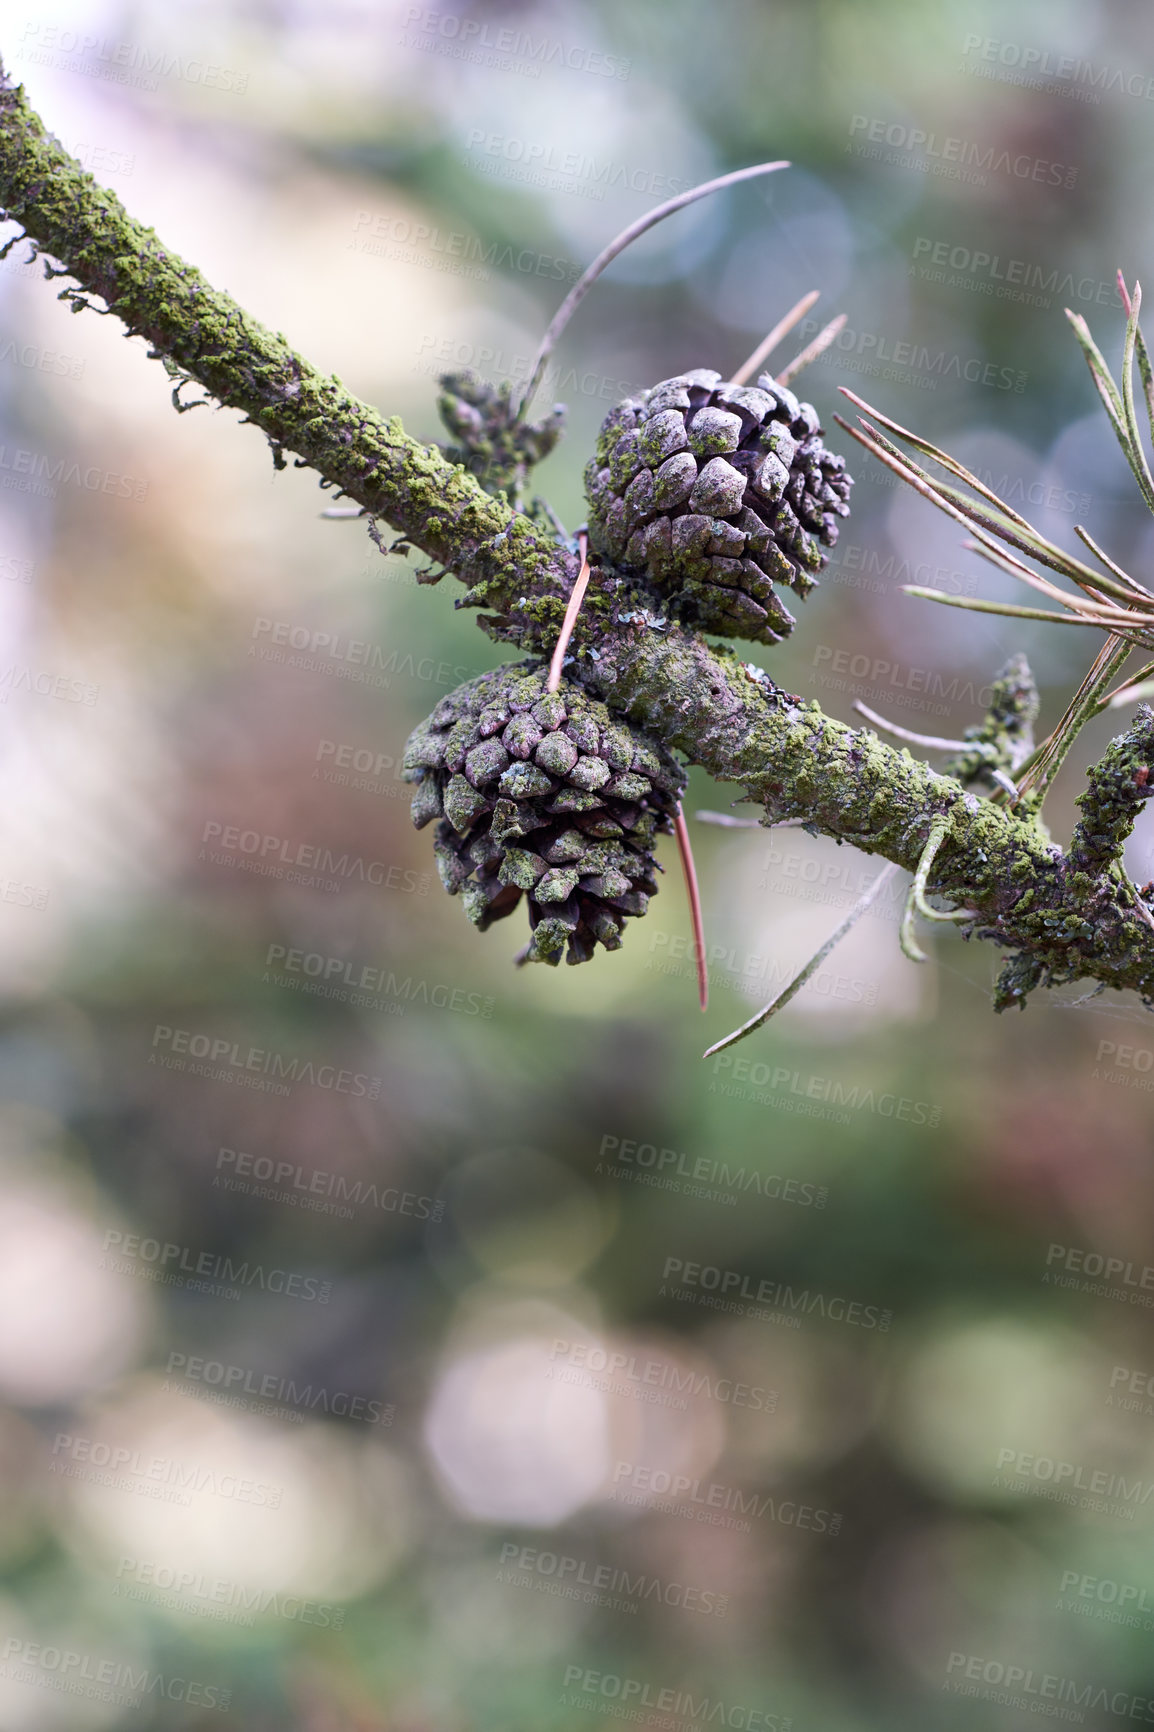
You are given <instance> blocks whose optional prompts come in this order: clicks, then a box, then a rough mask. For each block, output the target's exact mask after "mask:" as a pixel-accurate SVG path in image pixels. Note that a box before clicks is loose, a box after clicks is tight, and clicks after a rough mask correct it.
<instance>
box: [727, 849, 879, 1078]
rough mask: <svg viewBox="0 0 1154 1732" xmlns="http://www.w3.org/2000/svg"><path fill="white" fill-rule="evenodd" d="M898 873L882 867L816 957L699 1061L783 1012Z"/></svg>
mask: <svg viewBox="0 0 1154 1732" xmlns="http://www.w3.org/2000/svg"><path fill="white" fill-rule="evenodd" d="M900 870H901V868H900V867H899V866H895V865H889V866H883V867H882V870H881V871H880V872H879V873H878V875H877V877H876V878H875V879H874V881H873V883H872V884H871V885H870V887H869V889H868V890H867V891H866V892H865V894H864V895H863V896H861V897H859V899H858V901H857V902H855V903H854V905H853V907H852V908H851V909H850V911H849V913H848V914H847V915H846V917H845V919H844V920H843V921H842V923H841V925H840V926H839V927H838V928H837V930H836V931H834V932H831V933H830V935H829V937H828V938H827V939H826V941H825V943H824V944H823V945H822V947H821V949H820V950H819V951H818V952H817V954H816V955H814V956H811V957H810V959H809V961H808V962H807V963H806V965H805V967H804V968H803V969H802V971H801V973H800V974H797V975H795V976H794V978H793V979H792V980H791V981H790V983H789V985H788V986H787V987H785V988H784V989H783V990H782V991H781V992H779V993H778V995H777V997H776V998H775V999H773V1000H772V1002H771V1003H769V1004H767V1005H766V1006H765V1009H764V1010H759V1011H758V1013H757V1015H756V1016H751V1017H750V1019H749V1021H748V1022H743V1023H742V1025H741V1027H740V1028H735V1029H734V1031H733V1033H732V1034H727V1035H726V1037H725V1039H724V1040H719V1041H716V1042H715V1043H714V1045H713V1046H707V1047H706V1049H705V1051H704V1052H703V1053H702V1055H701V1056H702V1058H712V1057H713V1055H714V1053H715V1052H723V1051H724V1050H725V1048H726V1047H727V1046H735V1045H736V1044H737V1042H738V1041H739V1040H744V1039H745V1037H746V1035H747V1034H752V1033H753V1031H754V1029H755V1028H760V1027H761V1025H762V1023H763V1022H768V1021H769V1019H770V1017H771V1016H775V1015H776V1014H777V1012H778V1011H779V1010H783V1009H784V1008H785V1006H786V1005H787V1004H788V1003H789V1001H790V999H791V998H796V997H797V994H798V993H799V992H800V991H801V989H802V987H803V986H804V985H805V983H806V981H807V980H809V979H811V978H812V977H813V975H815V974H816V973H817V971H818V969H819V968H820V967H821V965H822V963H823V962H824V961H825V959H826V957H827V956H828V955H829V953H830V951H831V950H832V949H833V948H834V946H835V945H838V944H840V943H841V941H842V939H843V938H844V937H845V935H846V933H847V932H849V931H850V929H851V928H852V927H854V926H856V925H857V923H858V921H859V920H860V919H861V917H862V915H863V914H864V913H865V911H866V909H867V908H868V907H869V906H870V904H871V903H872V902H875V901H876V900H877V898H878V896H879V895H880V893H881V892H882V890H884V888H885V886H886V885H887V884H888V883H889V881H890V879H891V878H892V877H894V875H895V873H897V872H899V871H900Z"/></svg>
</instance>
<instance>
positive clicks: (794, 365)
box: [777, 313, 849, 385]
mask: <svg viewBox="0 0 1154 1732" xmlns="http://www.w3.org/2000/svg"><path fill="white" fill-rule="evenodd" d="M848 317H849V314H848V313H839V314H838V316H837V318H836V319H831V320H830V322H829V324H828V325H827V326H826V327H825V330H824V331H819V332H818V334H817V336H816V337H815V338H814V340H813V342H812V343H810V344H809V346H808V348H805V349H803V350H802V351H801V354H800V355H795V356H794V358H793V360H792V361H791V362H790V363H789V366H788V367H783V369H782V371H781V372H780V373H779V374H778V375H777V382H778V384H779V385H788V384H789V383H790V382H791V380H793V379H796V378H797V376H798V374H799V373H800V372H801V370H802V368H803V367H808V366H809V364H810V362H811V361H816V360H817V358H818V356H819V355H823V354H824V353H825V351H826V350H827V349H828V348H829V346H830V344H831V343H832V342H833V340H834V338H835V337H836V336H837V334H838V332H839V331H840V330H841V328H842V326H843V325H844V324H845V322H846V320H847V319H848Z"/></svg>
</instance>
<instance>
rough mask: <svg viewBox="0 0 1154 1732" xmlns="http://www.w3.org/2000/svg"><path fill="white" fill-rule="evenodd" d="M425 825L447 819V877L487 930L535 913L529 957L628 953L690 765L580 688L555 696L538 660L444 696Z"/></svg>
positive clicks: (425, 744)
mask: <svg viewBox="0 0 1154 1732" xmlns="http://www.w3.org/2000/svg"><path fill="white" fill-rule="evenodd" d="M404 773H405V780H406V781H415V782H417V784H418V786H417V791H416V793H415V795H414V796H413V822H414V823H415V824H416V826H417V828H418V829H421V828H422V827H423V826H424V825H425V824H428V823H429V822H431V820H432V819H434V818H439V819H440V822H439V824H438V825H437V833H436V845H435V846H436V856H437V866H438V869H439V871H440V874H441V881H442V883H443V884H444V886H445V888H446V890H448V891H449V893H450V894H451V895H453V896H456V895H460V897H461V900H462V901H463V903H464V905H465V912H466V914H467V915H468V916H469V919H470V920H472V921H473V923H474V924H475V925H476V926H479V927H480V928H481V930H482V931H484V930H485V928H486V927H487V926H489V925H490V924H491V923H492V922H493V921H494V920H501V919H503V918H504V917H505V915H507V914H512V912H513V910H514V909H515V908H516V906H517V904H518V903H519V902H520V900H521V896H522V893H524V896H525V898H526V901H527V903H528V909H529V927H530V931H531V935H532V936H531V939H530V943H529V948H528V951H527V952H526V957H527V960H530V961H535V962H549V963H553V964H556V963H558V962H560V960H561V957H562V955H564V954H567V956H568V960H569V961H570V962H586V961H588V960H589V958H590V957H591V956H592V954H593V949H594V945H595V944H597V943H601V944H603V945H604V946H605V948H606V949H607V950H616V949H618V948H619V946H620V943H621V936H620V934H621V928H622V926H623V925H624V923H625V917H626V915H629V914H633V915H639V914H644V913H645V909H646V906H647V904H648V900H649V897H650V896H652V895H654V894H655V893H656V890H657V880H656V877H655V876H654V874H655V872H656V871H657V869H658V868H657V862H656V860H655V858H654V851H653V844H654V838H655V837H656V836H657V835H658V834H659V833H661V832H668V831H669V830H671V829H672V828H673V818H674V815H675V813H676V810H677V801H678V799H679V798H680V796H681V794H682V792H683V790H684V787H685V772H684V771H683V770H682V769H681V768H680V766H679V765H678V764H677V763H676V761H675V760H674V759H673V758H672V757H671V756H670V755H669V753H668V752H667V751H666V750H665V748H664V747H663V746H661V745H660V744H659V743H658V741H656V740H653V739H650V738H649V737H648V736H647V735H646V734H644V733H643V732H642V731H641V730H640V729H639V728H636V727H634V726H633V725H632V724H631V723H630V722H627V721H625V720H624V719H622V718H617V717H614V716H612V715H610V713H609V711H608V709H607V708H606V707H605V705H604V704H602V703H598V702H596V700H595V699H593V698H591V697H589V696H588V695H587V694H586V693H585V692H584V691H583V690H582V689H581V687H580V686H577V685H574V684H573V683H572V682H570V681H567V680H563V681H562V684H561V689H560V691H557V692H547V691H546V689H545V674H544V672H543V671H541V670H537V669H534V668H532V667H531V666H529V665H528V664H526V663H520V664H516V663H515V664H513V665H511V666H507V667H502V668H497V669H495V670H494V672H492V673H488V674H482V675H481V677H480V678H479V679H475V680H470V681H469V682H468V683H467V684H466V685H463V686H459V687H458V688H457V690H456V691H455V692H450V693H449V694H448V696H447V697H444V698H442V699H441V701H440V703H439V704H438V705H437V707H436V709H435V710H434V711H433V713H432V715H431V716H430V717H429V718H428V720H427V721H425V722H422V723H421V725H420V726H419V727H418V728H416V729H415V730H414V731H413V734H412V735H411V737H410V739H409V743H408V746H407V748H406V751H405V769H404Z"/></svg>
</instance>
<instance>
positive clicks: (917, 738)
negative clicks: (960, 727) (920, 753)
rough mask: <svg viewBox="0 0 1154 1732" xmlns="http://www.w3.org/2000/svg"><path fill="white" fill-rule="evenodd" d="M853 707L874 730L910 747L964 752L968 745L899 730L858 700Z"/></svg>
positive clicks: (965, 742) (963, 741) (963, 742)
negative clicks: (906, 742)
mask: <svg viewBox="0 0 1154 1732" xmlns="http://www.w3.org/2000/svg"><path fill="white" fill-rule="evenodd" d="M853 707H854V709H855V710H857V712H858V713H859V715H863V716H864V717H865V719H866V721H867V722H872V723H873V725H874V727H875V728H881V729H882V730H883V732H884V733H887V734H892V735H893V736H894V738H895V739H896V740H907V741H908V742H909V744H910V745H911V746H925V747H926V748H927V749H928V750H932V751H935V752H964V751H966V749H967V748H968V746H969V745H970V741H969V740H942V739H939V738H938V736H937V735H936V734H911V732H910V730H909V729H908V728H899V727H898V724H897V723H896V722H887V721H886V719H885V717H884V716H879V715H878V713H877V711H876V710H871V709H870V707H869V705H868V704H863V703H862V702H861V701H860V700H859V699H858V698H855V699H854V702H853Z"/></svg>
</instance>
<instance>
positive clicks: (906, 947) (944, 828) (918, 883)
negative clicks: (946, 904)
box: [898, 812, 974, 962]
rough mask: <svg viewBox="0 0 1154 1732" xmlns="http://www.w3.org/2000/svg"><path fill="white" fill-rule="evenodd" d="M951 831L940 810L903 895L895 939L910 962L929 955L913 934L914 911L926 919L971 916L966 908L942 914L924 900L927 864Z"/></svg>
mask: <svg viewBox="0 0 1154 1732" xmlns="http://www.w3.org/2000/svg"><path fill="white" fill-rule="evenodd" d="M949 833H950V820H949V819H948V818H947V817H946V816H945V814H944V813H943V812H939V813H938V815H937V817H936V818H935V819H934V821H933V823H932V824H931V825H930V833H929V836H928V837H927V838H926V845H925V847H924V848H923V849H922V857H921V859H920V860H919V861H918V869H917V871H916V872H915V873H914V881H913V883H912V884H911V885H910V893H909V895H908V896H907V897H906V906H905V912H904V913H903V915H902V923H901V926H900V927H899V929H898V943H899V944H900V945H901V947H902V952H903V954H904V955H906V956H908V957H909V959H910V961H911V962H928V961H929V957H928V956H927V955H926V953H925V951H924V950H922V949H921V948H920V946H919V945H918V942H917V940H916V938H915V937H914V915H915V914H922V915H924V916H925V918H926V919H927V920H950V921H953V920H972V919H973V918H974V916H973V914H972V913H971V912H970V910H969V909H968V908H956V909H954V910H953V911H952V912H951V913H949V914H942V913H941V912H940V911H939V910H938V909H936V908H931V907H930V905H929V903H928V902H927V901H926V885H927V884H928V883H929V879H930V868H931V867H932V866H933V863H934V861H935V859H936V858H937V855H938V850H939V849H940V848H941V845H942V843H943V842H944V841H945V839H946V837H947V836H948V835H949Z"/></svg>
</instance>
